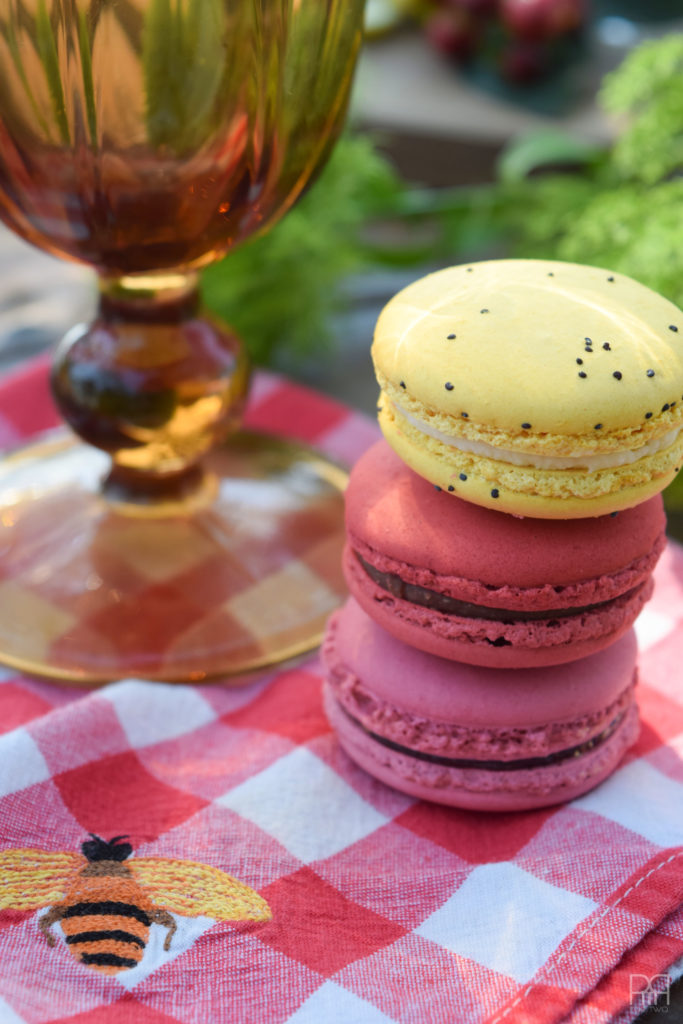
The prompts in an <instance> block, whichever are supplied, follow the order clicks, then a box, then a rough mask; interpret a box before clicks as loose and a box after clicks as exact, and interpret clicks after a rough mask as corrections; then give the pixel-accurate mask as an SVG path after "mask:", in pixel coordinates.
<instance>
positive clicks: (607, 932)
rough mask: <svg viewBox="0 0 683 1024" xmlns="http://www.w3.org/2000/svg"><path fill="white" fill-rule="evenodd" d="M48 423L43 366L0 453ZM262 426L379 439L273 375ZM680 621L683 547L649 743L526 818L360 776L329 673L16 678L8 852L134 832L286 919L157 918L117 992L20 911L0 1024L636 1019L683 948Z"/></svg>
mask: <svg viewBox="0 0 683 1024" xmlns="http://www.w3.org/2000/svg"><path fill="white" fill-rule="evenodd" d="M302 399H303V400H302ZM54 422H55V415H54V412H53V410H52V406H51V403H50V401H49V398H48V395H47V389H46V383H45V364H44V362H43V363H41V364H38V365H37V366H34V367H32V368H31V369H30V370H29V371H27V372H24V373H23V374H21V375H19V376H15V377H13V378H11V379H10V380H8V381H6V383H5V385H4V388H2V389H0V439H1V440H2V442H3V443H5V444H10V443H13V442H16V441H18V440H20V439H21V438H23V437H25V436H27V435H28V434H30V433H32V432H34V431H35V430H37V429H42V428H45V427H49V426H51V425H52V424H53V423H54ZM249 422H250V425H251V426H254V427H264V428H267V429H270V430H275V431H279V430H282V431H283V432H284V431H287V432H288V433H289V434H290V435H291V434H292V432H294V433H295V434H296V436H298V437H300V438H303V439H305V440H307V441H310V442H312V443H314V444H317V445H319V446H320V447H322V448H323V449H325V450H326V451H327V452H329V453H330V454H332V455H334V456H336V457H337V458H341V459H345V460H347V461H352V460H353V459H354V458H356V457H357V456H358V455H359V454H360V452H361V451H362V450H363V449H364V448H365V447H366V446H367V445H368V444H369V443H370V442H371V441H372V440H373V439H374V437H375V428H374V426H373V425H372V424H370V423H369V422H368V421H367V420H365V419H364V418H363V417H361V416H360V415H359V414H357V413H353V412H350V411H349V410H347V409H345V408H344V407H342V406H340V405H338V404H336V403H334V402H332V401H330V400H328V399H326V398H323V397H321V396H320V395H316V394H312V393H310V392H304V391H303V390H302V389H301V388H300V387H298V386H295V385H293V384H291V383H287V382H284V381H282V380H279V379H277V378H273V377H266V376H261V377H259V378H258V379H257V381H256V385H255V389H254V394H253V400H252V404H251V411H250V416H249ZM0 550H1V546H0ZM0 568H1V562H0ZM682 620H683V550H682V549H680V548H678V547H677V546H674V545H670V547H669V549H668V551H667V552H666V554H665V555H664V557H663V559H662V561H661V563H660V566H659V568H658V570H657V588H656V593H655V596H654V599H653V600H652V602H651V603H650V605H649V606H648V608H647V609H646V611H645V612H644V613H643V615H642V616H641V618H640V620H639V624H638V632H639V638H640V642H641V658H640V667H641V680H642V681H641V685H640V703H641V708H642V713H643V720H644V725H643V730H642V735H641V738H640V741H639V743H638V745H637V748H636V749H635V750H634V751H632V752H631V753H630V754H629V756H628V758H627V759H626V761H625V762H624V763H623V765H622V767H621V768H620V769H619V771H618V772H617V773H616V774H615V775H614V776H613V777H612V778H611V779H610V780H608V781H607V782H606V783H604V784H603V785H602V786H600V787H599V788H598V789H596V790H594V791H593V792H592V793H589V794H588V795H587V796H585V797H583V798H581V799H579V800H576V801H574V802H573V803H571V804H569V805H567V806H561V807H555V808H550V809H546V810H540V811H532V812H526V813H519V814H504V815H488V814H475V813H469V812H465V811H458V810H451V809H445V808H441V807H438V806H432V805H430V804H427V803H423V802H420V801H416V800H413V799H411V798H409V797H406V796H404V795H402V794H399V793H395V792H394V791H392V790H391V789H388V788H387V787H385V786H383V785H381V784H380V783H378V782H376V781H374V780H373V779H371V778H370V777H369V776H367V775H366V774H365V773H364V772H362V771H361V770H360V769H358V768H356V767H355V766H354V765H353V764H352V763H351V762H350V761H349V760H348V758H347V757H346V756H345V755H344V754H343V753H342V752H341V750H340V749H339V747H338V745H337V743H336V741H335V738H334V736H333V734H332V733H331V732H330V729H329V726H328V724H327V722H326V720H325V718H324V715H323V712H322V708H321V702H320V679H321V668H320V664H319V661H318V659H317V657H315V656H314V657H311V658H310V659H309V660H307V661H305V662H304V663H300V664H299V665H298V666H297V667H294V668H292V667H290V668H287V669H283V670H280V671H274V672H269V673H268V674H266V675H264V676H262V677H261V678H260V679H259V680H258V681H256V682H253V683H252V684H251V685H249V686H247V687H243V688H234V687H231V686H225V687H222V686H220V685H216V686H196V687H189V686H188V687H184V686H166V685H161V684H155V683H145V682H140V681H137V680H126V681H123V682H119V683H116V684H113V685H110V686H107V687H105V688H103V689H101V690H98V691H92V692H84V691H79V690H70V689H68V688H66V687H62V686H57V685H52V684H50V683H46V682H40V681H36V680H32V679H28V678H22V677H18V676H17V675H15V674H13V673H11V672H7V671H6V672H3V673H1V674H0V732H1V733H2V735H0V850H5V849H9V848H30V849H39V850H46V851H66V852H74V853H76V852H78V851H79V849H80V844H81V843H82V842H83V840H84V839H86V838H87V833H89V832H93V833H96V834H98V835H100V836H104V837H105V838H110V837H111V836H115V835H120V834H122V833H125V834H127V835H128V836H129V837H130V842H131V843H132V845H133V847H134V855H133V856H134V857H135V856H138V857H154V858H179V859H185V860H192V861H198V862H200V863H202V864H208V865H213V866H214V867H218V868H221V869H222V870H223V871H226V872H228V873H229V874H231V875H234V876H235V877H237V878H238V879H239V880H240V881H242V882H244V883H246V884H247V885H249V886H251V887H252V888H253V889H255V890H256V891H258V892H259V893H260V894H261V895H262V896H263V897H264V898H265V899H266V900H267V902H268V904H269V906H270V908H271V911H272V918H271V920H270V921H268V922H266V923H259V924H257V923H250V924H248V925H229V924H220V923H216V922H215V921H213V920H212V919H211V918H209V917H182V916H179V915H176V922H177V924H178V931H177V932H176V935H175V936H174V938H173V941H172V942H171V947H170V949H169V950H168V951H165V950H164V949H163V939H164V935H165V930H164V929H163V928H162V927H161V926H160V925H153V926H152V928H151V933H150V939H149V942H148V945H147V948H146V949H145V951H144V956H143V958H142V961H141V962H140V964H139V965H138V966H137V967H135V968H134V969H132V970H127V971H124V972H122V973H121V974H119V975H117V976H111V977H109V976H105V975H101V974H98V973H97V972H95V971H93V970H92V969H89V968H86V967H84V966H82V965H80V964H78V963H77V962H76V961H75V959H74V958H73V957H72V956H71V955H70V953H69V949H68V947H67V946H66V944H65V943H64V942H61V941H60V942H57V944H56V945H55V946H54V947H53V948H50V947H49V946H48V945H47V943H46V941H45V939H44V937H43V935H42V934H41V931H40V930H39V927H38V918H39V916H40V911H30V912H27V911H21V910H16V909H6V910H4V911H2V912H0V1024H16V1022H22V1021H26V1022H31V1024H34V1022H36V1024H37V1022H48V1021H50V1022H57V1021H59V1022H67V1021H68V1022H69V1024H129V1022H130V1024H176V1022H178V1024H207V1022H211V1024H238V1022H239V1024H242V1022H244V1024H246V1022H253V1024H276V1022H277V1024H280V1022H283V1024H284V1022H288V1024H388V1022H392V1021H393V1022H405V1024H425V1022H429V1024H485V1022H486V1024H522V1022H523V1024H551V1022H554V1021H571V1022H572V1024H599V1022H605V1021H619V1022H620V1024H625V1022H628V1021H632V1020H633V1019H634V1018H635V1017H636V1016H637V1015H638V1013H639V1012H640V1011H641V1010H642V1009H644V1007H645V1006H647V1005H648V1004H649V1003H651V1002H653V1001H654V999H655V997H656V994H657V992H658V991H666V989H667V985H668V978H667V970H668V968H669V967H670V966H671V965H673V964H674V962H675V961H677V960H678V959H679V958H680V957H682V956H683V909H681V904H682V902H683V761H682V760H681V756H680V753H681V752H683V631H682V630H681V628H680V625H681V621H682ZM3 884H6V883H4V880H3V879H2V878H1V877H0V901H1V900H2V894H3ZM5 891H6V890H5ZM157 933H158V934H157Z"/></svg>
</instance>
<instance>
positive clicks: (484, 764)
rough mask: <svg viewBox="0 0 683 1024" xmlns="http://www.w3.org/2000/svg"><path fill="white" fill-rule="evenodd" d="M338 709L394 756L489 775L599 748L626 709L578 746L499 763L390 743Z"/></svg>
mask: <svg viewBox="0 0 683 1024" xmlns="http://www.w3.org/2000/svg"><path fill="white" fill-rule="evenodd" d="M339 707H340V709H341V711H342V712H343V713H344V715H345V716H346V717H347V718H348V719H349V721H350V722H352V723H353V724H354V725H355V726H356V727H357V728H359V729H361V730H362V731H363V732H364V733H365V735H366V736H368V737H369V738H370V739H372V740H374V741H375V742H376V743H379V744H381V745H382V746H383V747H387V748H388V749H389V750H393V751H395V752H396V753H398V754H403V755H404V756H406V757H414V758H417V759H418V760H419V761H427V762H428V763H429V764H437V765H441V766H442V767H444V768H461V769H466V768H476V769H478V770H479V771H491V772H513V771H522V770H524V769H533V768H546V767H548V766H550V765H556V764H561V763H562V762H563V761H569V760H572V759H573V758H577V757H581V756H583V755H584V754H588V753H590V752H591V751H593V750H595V749H597V748H598V747H600V746H601V745H602V744H603V743H605V742H606V741H607V740H608V739H609V738H610V737H611V736H612V735H613V734H614V733H615V732H616V731H617V729H618V728H619V726H620V725H621V724H622V722H623V721H624V718H625V716H626V711H627V708H622V709H621V710H620V711H619V712H618V714H617V715H616V716H615V717H614V718H613V719H612V720H611V722H609V724H608V725H607V726H605V728H604V729H603V730H602V731H601V732H600V733H598V734H597V735H595V736H591V737H590V739H587V740H584V741H583V742H582V743H577V744H575V745H574V746H572V747H567V748H566V749H564V750H555V751H553V752H552V753H550V754H546V755H544V756H541V757H518V758H515V759H514V760H508V761H501V760H493V759H489V760H487V759H484V758H474V757H447V756H445V755H443V754H435V753H432V752H430V751H425V750H417V749H415V748H413V747H406V746H404V745H403V744H401V743H397V742H396V741H395V740H391V739H389V738H388V737H386V736H382V735H380V734H379V733H376V732H373V731H372V730H370V729H368V728H366V726H364V725H363V723H362V722H361V721H360V720H359V719H358V718H355V717H354V716H353V715H352V714H351V713H350V712H349V711H348V709H347V708H345V707H344V706H343V705H342V704H339Z"/></svg>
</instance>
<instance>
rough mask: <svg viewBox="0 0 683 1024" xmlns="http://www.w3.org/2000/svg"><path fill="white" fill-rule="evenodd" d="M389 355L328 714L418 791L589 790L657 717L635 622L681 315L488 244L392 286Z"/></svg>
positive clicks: (673, 391) (483, 802)
mask: <svg viewBox="0 0 683 1024" xmlns="http://www.w3.org/2000/svg"><path fill="white" fill-rule="evenodd" d="M373 360H374V363H375V370H376V373H377V378H378V380H379V383H380V387H381V389H382V394H381V398H380V403H379V410H380V425H381V427H382V431H383V433H384V436H385V440H383V441H380V442H378V443H377V444H376V445H375V446H374V447H373V448H371V449H370V451H368V452H367V453H366V454H365V456H364V457H363V458H362V459H361V460H360V461H359V462H358V464H357V465H356V466H355V468H354V470H353V472H352V474H351V480H350V483H349V488H348V491H347V499H346V510H347V546H346V550H345V554H344V569H345V574H346V578H347V581H348V585H349V589H350V591H351V594H352V597H351V599H350V600H349V602H348V603H347V605H346V606H345V607H344V608H343V609H342V610H341V611H340V612H338V613H337V614H336V615H335V616H333V618H332V620H331V621H330V624H329V627H328V631H327V636H326V639H325V643H324V645H323V659H324V661H325V663H326V667H327V676H328V678H327V682H326V687H325V704H326V710H327V714H328V717H329V718H330V721H331V723H332V725H333V727H334V728H335V730H336V731H337V734H338V737H339V740H340V742H341V744H342V746H343V747H344V748H345V749H346V751H347V753H349V755H350V756H351V757H352V758H354V760H356V761H357V762H358V763H359V764H360V765H361V766H362V767H364V768H365V769H366V770H367V771H369V772H370V773H372V774H373V775H375V776H376V777H378V778H380V779H382V780H383V781H385V782H388V783H390V784H392V785H394V786H395V787H396V788H398V789H401V790H403V791H405V792H407V793H411V794H413V795H416V796H419V797H422V798H425V799H431V800H435V801H438V802H441V803H445V804H452V805H455V806H461V807H467V808H473V809H489V810H512V809H520V808H528V807H537V806H543V805H544V804H550V803H555V802H558V801H561V800H566V799H571V798H573V797H575V796H577V795H578V794H580V793H582V792H585V791H586V790H588V789H591V788H592V787H593V786H595V785H597V784H598V783H599V782H600V781H602V780H603V779H604V778H605V777H606V776H607V775H608V774H609V773H610V772H611V771H612V770H613V769H614V768H615V767H616V765H617V764H618V762H619V760H620V759H621V757H622V756H623V754H624V752H625V751H626V750H627V749H628V747H629V746H630V745H631V744H632V743H633V742H634V741H635V738H636V736H637V732H638V715H637V707H636V703H635V697H634V689H635V680H636V645H635V639H634V633H633V630H632V629H631V627H632V625H633V622H634V620H635V618H636V616H637V615H638V613H639V612H640V610H641V608H642V607H643V605H644V603H645V602H646V601H647V599H648V598H649V596H650V594H651V592H652V586H653V583H652V571H653V569H654V566H655V564H656V562H657V559H658V558H659V555H660V554H661V552H662V550H663V548H664V544H665V534H664V531H665V517H664V511H663V503H662V499H661V495H660V493H659V492H660V491H661V490H662V489H663V488H664V487H665V486H666V484H667V483H669V481H670V480H671V479H672V478H673V476H674V475H675V473H676V472H677V471H678V467H679V465H680V464H681V461H683V430H682V427H683V314H681V312H680V311H679V310H678V309H677V308H676V307H675V306H673V305H672V304H671V303H669V302H667V301H666V300H664V299H663V298H661V297H660V296H658V295H656V294H654V293H653V292H651V291H650V290H649V289H647V288H645V287H643V286H642V285H639V284H637V283H636V282H634V281H632V280H630V279H628V278H625V277H623V276H620V275H617V274H613V273H611V272H609V271H604V270H599V269H596V268H593V267H581V266H576V265H573V264H565V263H557V262H548V261H537V260H500V261H492V262H488V263H478V264H472V265H470V266H463V267H455V268H452V269H448V270H444V271H440V272H438V273H436V274H432V275H430V276H429V277H427V278H424V279H423V280H421V281H417V282H416V283H415V284H413V285H411V286H409V287H408V288H406V289H405V290H404V291H403V292H401V293H399V295H397V296H396V297H395V298H394V299H392V300H391V302H389V304H388V305H387V306H386V307H385V309H384V311H383V312H382V314H381V316H380V318H379V321H378V324H377V329H376V334H375V340H374V343H373Z"/></svg>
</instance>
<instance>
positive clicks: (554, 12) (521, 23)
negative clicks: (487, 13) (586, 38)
mask: <svg viewBox="0 0 683 1024" xmlns="http://www.w3.org/2000/svg"><path fill="white" fill-rule="evenodd" d="M500 13H501V19H502V22H503V24H504V25H506V26H507V28H508V29H509V30H510V31H511V32H512V33H513V34H514V35H516V36H519V37H520V38H521V39H529V40H534V41H536V40H544V39H555V38H556V37H557V36H562V35H566V34H568V33H569V32H574V31H575V30H576V29H578V28H579V27H580V26H581V24H582V22H583V19H584V2H583V0H501V10H500Z"/></svg>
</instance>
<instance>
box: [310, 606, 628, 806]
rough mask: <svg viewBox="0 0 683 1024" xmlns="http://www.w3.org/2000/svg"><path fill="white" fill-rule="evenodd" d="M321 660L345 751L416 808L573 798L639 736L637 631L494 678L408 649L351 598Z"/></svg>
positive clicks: (328, 705) (328, 706)
mask: <svg viewBox="0 0 683 1024" xmlns="http://www.w3.org/2000/svg"><path fill="white" fill-rule="evenodd" d="M322 657H323V661H324V663H325V667H326V670H327V682H326V684H325V689H324V701H325V710H326V713H327V716H328V718H329V720H330V723H331V725H332V727H333V728H334V730H335V732H336V733H337V736H338V739H339V742H340V743H341V746H342V747H343V748H344V749H345V750H346V752H347V754H348V755H349V756H350V757H351V758H352V759H353V760H354V761H355V762H356V763H357V764H359V765H360V766H361V767H362V768H364V769H365V770H366V771H367V772H369V773H370V774H371V775H374V776H375V777H376V778H378V779H380V780H381V781H382V782H385V783H387V784H388V785H390V786H393V787H394V788H395V789H399V790H401V791H403V792H405V793H409V794H411V795H412V796H416V797H420V798H422V799H424V800H432V801H435V802H437V803H443V804H449V805H451V806H455V807H465V808H469V809H472V810H491V811H516V810H522V809H527V808H532V807H543V806H546V805H548V804H553V803H559V802H561V801H565V800H572V799H574V798H575V797H577V796H579V795H580V794H582V793H585V792H586V791H587V790H589V789H592V788H593V787H594V786H596V785H598V783H600V782H602V781H603V779H605V778H607V776H608V775H609V774H610V773H611V772H612V771H613V770H614V769H615V767H616V766H617V764H618V763H619V761H620V760H621V758H622V756H623V755H624V753H625V751H626V750H627V749H628V748H629V747H630V746H631V745H632V744H633V743H634V742H635V740H636V738H637V736H638V731H639V725H638V711H637V706H636V703H635V698H634V688H635V682H636V641H635V635H634V632H633V630H630V631H629V632H627V633H626V634H625V635H624V636H623V637H621V638H620V639H619V640H617V641H616V643H614V644H612V645H611V646H610V647H608V648H606V649H605V650H603V651H599V652H598V653H597V654H592V655H590V657H588V658H581V659H580V660H579V661H572V662H570V663H569V664H565V665H556V666H553V667H545V668H529V669H518V670H516V671H501V670H500V669H492V668H483V667H480V666H472V665H463V664H458V663H456V662H452V661H446V660H445V659H444V658H436V657H434V656H433V655H431V654H425V653H424V652H423V651H418V650H415V648H413V647H408V646H406V645H405V644H403V643H401V642H400V641H399V640H396V639H395V638H394V637H392V636H391V635H390V634H389V633H387V632H385V630H383V629H380V627H379V626H377V625H376V623H374V622H372V620H371V619H370V618H369V617H368V616H367V615H366V614H365V612H364V611H363V610H362V609H361V608H360V606H359V605H358V604H357V603H356V602H355V601H354V600H353V599H350V600H349V601H348V602H347V604H346V605H345V606H344V608H342V609H341V611H339V612H336V613H335V615H333V616H332V618H331V619H330V622H329V624H328V629H327V634H326V637H325V641H324V644H323V649H322Z"/></svg>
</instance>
